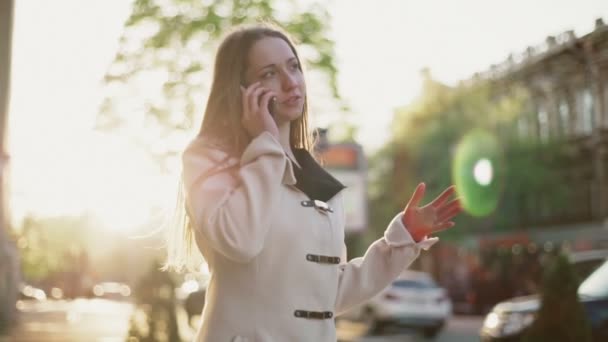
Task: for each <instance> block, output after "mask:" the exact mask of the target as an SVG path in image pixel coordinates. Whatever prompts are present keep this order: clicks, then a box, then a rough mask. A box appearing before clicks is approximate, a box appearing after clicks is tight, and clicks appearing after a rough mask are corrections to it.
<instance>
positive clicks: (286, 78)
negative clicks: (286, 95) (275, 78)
mask: <svg viewBox="0 0 608 342" xmlns="http://www.w3.org/2000/svg"><path fill="white" fill-rule="evenodd" d="M281 83H282V84H281V85H282V87H283V89H285V90H289V89H292V88H294V87H296V86H297V85H298V80H297V77H296V75H292V74H289V73H285V74H283V79H282V82H281Z"/></svg>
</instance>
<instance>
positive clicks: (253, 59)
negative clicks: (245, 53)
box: [249, 37, 295, 69]
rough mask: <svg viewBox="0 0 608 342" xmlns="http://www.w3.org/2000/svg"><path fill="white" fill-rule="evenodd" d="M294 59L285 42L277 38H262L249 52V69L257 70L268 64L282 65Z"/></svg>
mask: <svg viewBox="0 0 608 342" xmlns="http://www.w3.org/2000/svg"><path fill="white" fill-rule="evenodd" d="M294 57H295V55H294V53H293V51H291V48H290V47H289V44H287V42H286V41H284V40H283V39H281V38H277V37H264V38H262V39H260V40H258V41H257V42H255V43H254V44H253V46H252V47H251V49H250V50H249V67H250V68H253V69H259V68H263V67H265V66H267V65H270V64H282V63H285V62H287V61H288V60H290V59H292V58H294Z"/></svg>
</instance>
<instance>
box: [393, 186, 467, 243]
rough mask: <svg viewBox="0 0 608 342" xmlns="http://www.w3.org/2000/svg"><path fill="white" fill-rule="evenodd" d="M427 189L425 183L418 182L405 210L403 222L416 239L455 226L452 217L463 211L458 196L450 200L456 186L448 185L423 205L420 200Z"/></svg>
mask: <svg viewBox="0 0 608 342" xmlns="http://www.w3.org/2000/svg"><path fill="white" fill-rule="evenodd" d="M425 189H426V185H425V184H424V183H420V184H418V186H417V187H416V190H415V191H414V194H413V195H412V198H411V199H410V201H409V202H408V204H407V205H406V206H405V209H404V211H403V218H402V220H403V224H404V225H405V228H406V229H407V230H408V231H409V232H410V234H411V235H412V237H413V238H414V241H420V240H422V239H423V238H424V237H425V236H427V235H430V234H433V233H436V232H439V231H442V230H445V229H448V228H451V227H453V226H454V222H453V221H451V220H452V218H454V217H455V216H456V215H458V214H459V213H460V212H461V211H462V208H461V206H460V201H459V200H458V198H456V199H452V200H449V198H450V196H452V195H453V194H454V193H455V189H454V186H450V187H448V188H447V189H446V190H445V191H443V192H442V193H441V195H439V196H437V198H435V199H434V200H433V201H432V202H431V203H429V204H427V205H425V206H423V207H421V206H420V201H421V200H422V198H423V197H424V192H425ZM448 200H449V201H448Z"/></svg>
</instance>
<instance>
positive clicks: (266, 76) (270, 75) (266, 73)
mask: <svg viewBox="0 0 608 342" xmlns="http://www.w3.org/2000/svg"><path fill="white" fill-rule="evenodd" d="M275 74H276V72H274V70H271V71H266V72H265V73H263V74H262V78H270V77H273V76H274V75H275Z"/></svg>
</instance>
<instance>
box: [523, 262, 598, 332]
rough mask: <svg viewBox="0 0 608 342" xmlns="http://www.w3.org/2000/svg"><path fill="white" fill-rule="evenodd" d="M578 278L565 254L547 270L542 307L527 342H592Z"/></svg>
mask: <svg viewBox="0 0 608 342" xmlns="http://www.w3.org/2000/svg"><path fill="white" fill-rule="evenodd" d="M578 285H579V279H578V278H577V277H576V274H575V272H574V269H573V268H572V265H570V262H569V261H568V258H567V257H566V256H565V255H559V256H558V257H557V258H556V259H555V260H554V263H553V264H552V265H551V267H550V268H549V269H548V270H547V271H546V273H545V276H544V279H543V285H542V289H541V298H542V299H541V306H540V310H539V312H538V315H537V317H536V319H535V320H534V323H532V325H531V326H530V328H529V329H528V330H527V332H526V335H525V336H524V341H527V342H537V341H564V342H567V341H572V342H575V341H576V342H585V341H591V328H590V325H589V322H588V320H587V316H586V315H585V311H584V308H583V306H582V305H581V303H580V302H579V301H578V295H577V289H578Z"/></svg>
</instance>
